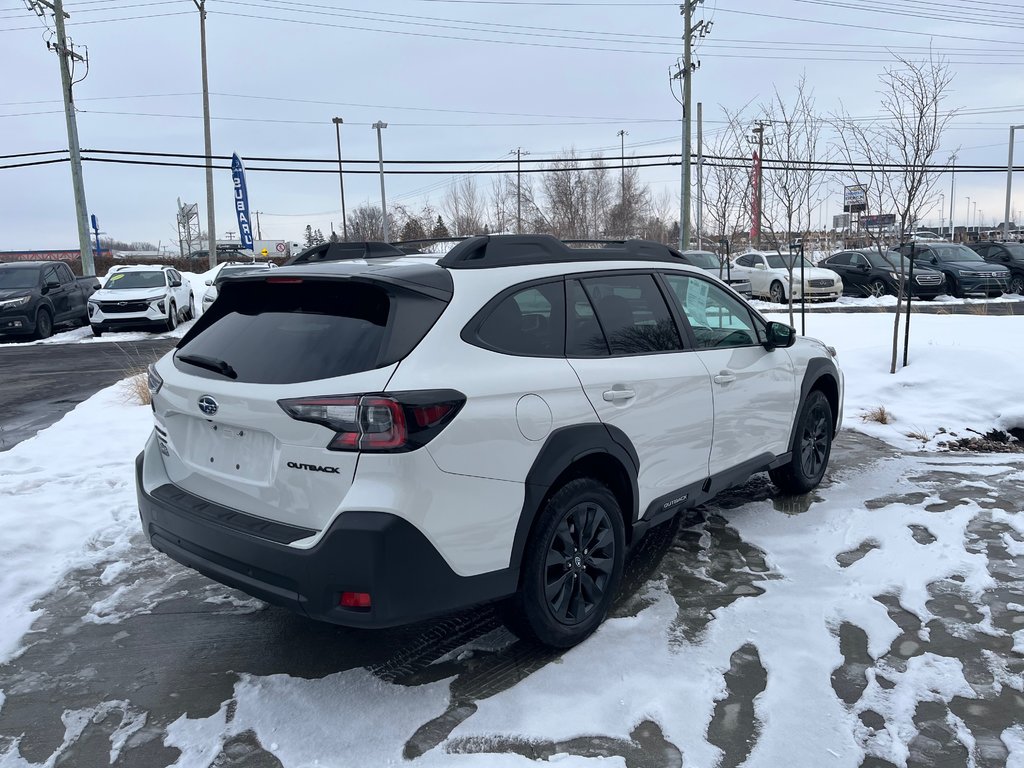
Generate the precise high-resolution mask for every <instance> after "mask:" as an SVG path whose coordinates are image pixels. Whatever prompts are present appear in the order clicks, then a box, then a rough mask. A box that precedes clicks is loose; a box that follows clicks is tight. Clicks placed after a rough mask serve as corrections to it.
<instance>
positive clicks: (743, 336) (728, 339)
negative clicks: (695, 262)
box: [665, 274, 760, 349]
mask: <svg viewBox="0 0 1024 768" xmlns="http://www.w3.org/2000/svg"><path fill="white" fill-rule="evenodd" d="M665 282H666V283H668V286H669V289H670V290H671V292H672V296H673V298H674V299H675V300H676V302H677V304H676V305H677V306H678V308H679V309H680V311H682V313H683V314H684V315H685V316H686V319H687V321H689V323H690V328H692V329H693V335H694V337H695V338H696V340H697V348H698V349H721V348H723V347H752V346H756V345H758V344H759V343H760V342H759V340H758V337H757V331H756V330H755V326H754V321H753V318H752V317H751V315H750V311H749V310H748V309H747V307H746V306H744V305H743V304H742V303H740V302H739V301H738V300H736V299H735V298H733V297H732V296H730V295H729V294H728V293H726V292H725V291H723V290H722V289H721V288H719V287H718V286H716V285H712V284H711V283H709V282H708V281H706V280H701V279H700V278H697V277H690V276H688V275H668V274H667V275H665Z"/></svg>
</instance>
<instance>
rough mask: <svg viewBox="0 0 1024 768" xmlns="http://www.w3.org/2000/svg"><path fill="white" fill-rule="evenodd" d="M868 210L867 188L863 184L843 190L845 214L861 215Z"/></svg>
mask: <svg viewBox="0 0 1024 768" xmlns="http://www.w3.org/2000/svg"><path fill="white" fill-rule="evenodd" d="M867 209H868V188H867V187H865V186H864V185H863V184H854V185H853V186H852V187H844V188H843V211H844V212H846V213H863V212H864V211H866V210H867Z"/></svg>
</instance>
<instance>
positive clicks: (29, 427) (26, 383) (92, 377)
mask: <svg viewBox="0 0 1024 768" xmlns="http://www.w3.org/2000/svg"><path fill="white" fill-rule="evenodd" d="M175 343H177V339H152V340H145V341H111V342H102V343H94V344H34V345H27V346H25V345H14V344H12V343H11V342H10V341H8V342H7V343H6V344H3V343H0V451H5V450H10V449H11V448H12V447H14V446H15V445H17V444H18V443H20V442H21V441H22V440H26V439H28V438H30V437H32V436H33V435H34V434H36V432H38V431H39V430H41V429H46V427H48V426H50V425H51V424H53V423H54V422H56V421H57V420H58V419H60V417H61V416H63V415H64V414H65V413H67V412H68V411H70V410H71V409H72V408H74V407H75V406H76V405H78V404H79V403H81V402H82V401H84V400H86V399H88V398H89V397H91V396H92V395H94V394H95V393H96V392H98V391H99V390H101V389H103V388H104V387H107V386H110V385H111V384H114V383H115V382H118V381H120V380H121V379H123V378H125V377H126V376H129V375H131V374H133V373H136V372H138V371H140V370H144V369H145V367H146V366H147V365H149V364H150V363H151V362H153V361H154V360H156V359H157V358H159V357H160V356H161V355H163V354H164V353H165V352H167V350H169V349H171V348H172V347H173V346H174V345H175Z"/></svg>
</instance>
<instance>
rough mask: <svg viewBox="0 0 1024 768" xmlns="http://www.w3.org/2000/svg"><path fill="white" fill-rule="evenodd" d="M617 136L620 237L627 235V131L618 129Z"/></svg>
mask: <svg viewBox="0 0 1024 768" xmlns="http://www.w3.org/2000/svg"><path fill="white" fill-rule="evenodd" d="M615 135H616V136H618V137H619V148H620V149H619V173H620V175H621V177H622V194H621V196H620V197H619V207H620V209H621V210H620V211H619V212H620V214H621V215H622V237H623V238H627V237H629V222H628V221H627V220H626V137H627V136H628V135H629V131H626V130H623V129H619V132H618V133H617V134H615Z"/></svg>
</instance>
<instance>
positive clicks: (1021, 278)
mask: <svg viewBox="0 0 1024 768" xmlns="http://www.w3.org/2000/svg"><path fill="white" fill-rule="evenodd" d="M1006 292H1007V293H1016V294H1017V295H1018V296H1024V275H1014V276H1013V277H1011V278H1010V284H1009V286H1007V288H1006Z"/></svg>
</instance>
